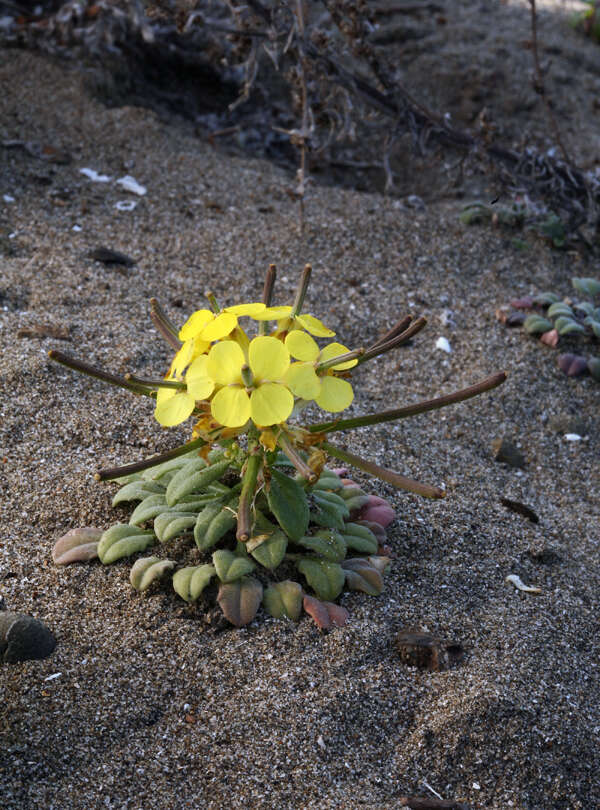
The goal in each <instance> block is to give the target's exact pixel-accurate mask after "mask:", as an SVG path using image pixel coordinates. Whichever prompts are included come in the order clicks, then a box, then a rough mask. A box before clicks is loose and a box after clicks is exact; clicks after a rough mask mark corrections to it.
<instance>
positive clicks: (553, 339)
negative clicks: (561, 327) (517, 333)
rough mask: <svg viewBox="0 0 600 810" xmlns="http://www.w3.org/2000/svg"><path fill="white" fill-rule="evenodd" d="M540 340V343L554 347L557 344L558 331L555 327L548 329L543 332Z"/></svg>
mask: <svg viewBox="0 0 600 810" xmlns="http://www.w3.org/2000/svg"><path fill="white" fill-rule="evenodd" d="M540 340H541V341H542V343H545V344H546V346H552V348H553V349H554V348H555V346H556V345H557V344H558V331H557V330H556V329H550V330H549V331H548V332H544V334H543V335H541V337H540Z"/></svg>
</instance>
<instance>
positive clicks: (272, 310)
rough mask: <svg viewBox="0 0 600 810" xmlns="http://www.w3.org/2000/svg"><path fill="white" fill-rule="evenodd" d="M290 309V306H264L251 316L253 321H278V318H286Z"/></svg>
mask: <svg viewBox="0 0 600 810" xmlns="http://www.w3.org/2000/svg"><path fill="white" fill-rule="evenodd" d="M291 311H292V308H291V307H290V306H286V307H266V309H263V311H262V312H257V313H256V315H252V317H253V318H254V320H255V321H278V320H279V319H280V318H286V317H287V316H288V315H289V314H290V312H291Z"/></svg>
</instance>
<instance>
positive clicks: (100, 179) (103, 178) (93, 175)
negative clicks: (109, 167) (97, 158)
mask: <svg viewBox="0 0 600 810" xmlns="http://www.w3.org/2000/svg"><path fill="white" fill-rule="evenodd" d="M79 174H85V176H86V177H87V178H88V179H89V180H92V181H93V182H94V183H108V182H109V181H110V180H112V178H111V177H109V176H108V175H107V174H98V172H97V171H96V170H95V169H79Z"/></svg>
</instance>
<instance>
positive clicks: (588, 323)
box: [584, 316, 600, 338]
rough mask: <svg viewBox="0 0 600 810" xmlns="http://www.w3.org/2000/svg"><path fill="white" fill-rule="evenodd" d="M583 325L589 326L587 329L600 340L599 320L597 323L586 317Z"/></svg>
mask: <svg viewBox="0 0 600 810" xmlns="http://www.w3.org/2000/svg"><path fill="white" fill-rule="evenodd" d="M584 324H585V325H586V326H589V327H590V329H591V330H592V332H593V333H594V335H595V336H596V337H597V338H600V320H597V321H596V320H594V319H593V318H590V317H589V316H588V317H587V318H586V319H585V320H584Z"/></svg>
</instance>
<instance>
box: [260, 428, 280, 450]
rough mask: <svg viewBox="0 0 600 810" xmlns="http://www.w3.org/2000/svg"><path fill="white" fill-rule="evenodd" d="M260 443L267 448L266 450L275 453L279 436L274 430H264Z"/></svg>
mask: <svg viewBox="0 0 600 810" xmlns="http://www.w3.org/2000/svg"><path fill="white" fill-rule="evenodd" d="M258 440H259V442H260V443H261V444H262V446H263V447H264V448H265V450H270V451H271V452H273V450H275V448H276V447H277V436H276V435H275V433H274V432H273V431H272V430H269V429H267V430H263V431H261V434H260V436H259V437H258Z"/></svg>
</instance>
